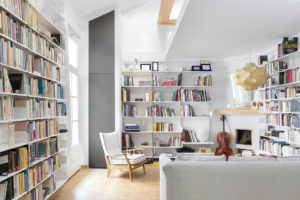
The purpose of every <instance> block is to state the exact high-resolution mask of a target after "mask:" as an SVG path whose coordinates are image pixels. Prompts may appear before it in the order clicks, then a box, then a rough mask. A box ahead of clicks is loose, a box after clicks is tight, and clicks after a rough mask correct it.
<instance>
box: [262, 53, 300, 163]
mask: <svg viewBox="0 0 300 200" xmlns="http://www.w3.org/2000/svg"><path fill="white" fill-rule="evenodd" d="M262 67H264V68H265V70H266V72H267V73H269V74H270V75H271V78H269V79H268V80H267V82H266V84H264V85H262V86H261V87H260V89H259V101H260V102H261V103H262V104H263V108H262V109H261V110H260V111H262V112H266V113H267V114H268V115H267V116H266V130H265V134H264V135H261V136H260V153H261V154H266V155H271V156H277V157H291V156H300V107H299V106H300V104H299V99H300V93H299V91H300V90H299V89H300V51H296V52H294V53H291V54H288V55H284V56H282V57H280V58H277V59H274V60H272V61H270V62H268V63H266V64H264V65H263V66H262ZM272 130H275V131H277V133H276V132H275V133H274V131H273V134H272ZM274 134H276V135H274Z"/></svg>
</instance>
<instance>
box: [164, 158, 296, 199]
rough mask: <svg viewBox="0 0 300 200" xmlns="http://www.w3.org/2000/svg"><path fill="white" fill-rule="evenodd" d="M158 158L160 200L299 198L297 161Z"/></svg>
mask: <svg viewBox="0 0 300 200" xmlns="http://www.w3.org/2000/svg"><path fill="white" fill-rule="evenodd" d="M159 159H160V200H292V199H297V200H298V199H299V200H300V161H294V160H293V161H291V160H289V161H278V160H276V159H274V160H268V161H266V160H256V161H229V162H226V161H223V160H221V161H220V160H218V161H201V159H200V161H199V160H195V159H183V158H182V157H181V158H179V159H176V161H172V160H170V158H169V157H168V156H167V155H164V154H162V155H161V156H160V158H159Z"/></svg>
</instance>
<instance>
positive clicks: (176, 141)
mask: <svg viewBox="0 0 300 200" xmlns="http://www.w3.org/2000/svg"><path fill="white" fill-rule="evenodd" d="M168 146H173V147H180V146H181V138H180V137H169V141H168Z"/></svg>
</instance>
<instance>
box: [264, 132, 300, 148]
mask: <svg viewBox="0 0 300 200" xmlns="http://www.w3.org/2000/svg"><path fill="white" fill-rule="evenodd" d="M261 137H265V138H269V139H270V140H274V141H281V142H285V143H287V144H290V145H292V146H298V147H300V143H297V142H291V141H288V140H282V139H280V138H279V137H274V136H265V135H261Z"/></svg>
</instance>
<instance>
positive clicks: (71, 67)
mask: <svg viewBox="0 0 300 200" xmlns="http://www.w3.org/2000/svg"><path fill="white" fill-rule="evenodd" d="M70 40H72V41H73V42H74V43H75V44H76V45H77V55H78V49H79V48H78V46H79V45H78V41H77V40H76V39H74V38H73V37H71V36H68V43H70ZM68 48H71V47H70V46H69V47H68ZM68 51H69V52H70V49H68ZM76 57H77V61H76V62H77V63H76V65H77V66H74V65H72V64H71V62H70V54H69V57H68V63H69V64H68V67H69V74H68V76H69V84H70V88H69V92H70V101H69V102H70V126H71V127H70V128H71V130H72V135H71V136H72V141H71V145H72V146H75V145H78V144H79V83H78V80H79V70H78V56H76ZM72 76H76V78H77V83H76V87H77V88H76V90H77V92H76V93H77V95H73V94H72V91H73V88H72V87H74V86H73V84H72V82H73V81H72ZM72 99H76V100H77V119H75V120H74V119H73V110H74V108H73V104H72ZM73 123H77V135H76V136H75V135H74V130H73ZM75 137H76V138H75Z"/></svg>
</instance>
